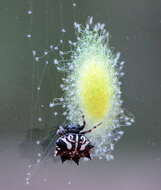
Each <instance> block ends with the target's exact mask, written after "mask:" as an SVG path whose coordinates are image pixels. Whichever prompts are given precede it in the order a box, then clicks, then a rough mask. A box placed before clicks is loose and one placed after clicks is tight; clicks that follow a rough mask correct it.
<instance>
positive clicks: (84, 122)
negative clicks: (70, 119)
mask: <svg viewBox="0 0 161 190" xmlns="http://www.w3.org/2000/svg"><path fill="white" fill-rule="evenodd" d="M82 120H83V125H81V126H80V130H81V131H82V130H83V129H84V128H85V126H86V121H85V116H84V115H82Z"/></svg>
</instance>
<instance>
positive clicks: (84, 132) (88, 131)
mask: <svg viewBox="0 0 161 190" xmlns="http://www.w3.org/2000/svg"><path fill="white" fill-rule="evenodd" d="M101 124H102V122H101V123H98V124H97V125H95V126H94V127H93V128H92V129H89V130H87V131H82V132H80V134H82V135H84V134H87V133H91V132H92V131H93V130H94V129H96V128H97V127H98V126H100V125H101Z"/></svg>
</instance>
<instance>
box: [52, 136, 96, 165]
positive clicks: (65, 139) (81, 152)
mask: <svg viewBox="0 0 161 190" xmlns="http://www.w3.org/2000/svg"><path fill="white" fill-rule="evenodd" d="M93 147H94V146H93V145H92V144H91V143H90V141H89V139H88V138H87V137H86V136H85V135H82V134H77V133H67V134H65V135H63V136H61V137H59V138H58V139H57V141H56V151H55V155H56V156H61V159H62V162H64V161H65V160H73V161H75V162H76V163H77V164H78V163H79V159H80V158H81V157H87V158H89V159H91V157H90V150H91V149H92V148H93Z"/></svg>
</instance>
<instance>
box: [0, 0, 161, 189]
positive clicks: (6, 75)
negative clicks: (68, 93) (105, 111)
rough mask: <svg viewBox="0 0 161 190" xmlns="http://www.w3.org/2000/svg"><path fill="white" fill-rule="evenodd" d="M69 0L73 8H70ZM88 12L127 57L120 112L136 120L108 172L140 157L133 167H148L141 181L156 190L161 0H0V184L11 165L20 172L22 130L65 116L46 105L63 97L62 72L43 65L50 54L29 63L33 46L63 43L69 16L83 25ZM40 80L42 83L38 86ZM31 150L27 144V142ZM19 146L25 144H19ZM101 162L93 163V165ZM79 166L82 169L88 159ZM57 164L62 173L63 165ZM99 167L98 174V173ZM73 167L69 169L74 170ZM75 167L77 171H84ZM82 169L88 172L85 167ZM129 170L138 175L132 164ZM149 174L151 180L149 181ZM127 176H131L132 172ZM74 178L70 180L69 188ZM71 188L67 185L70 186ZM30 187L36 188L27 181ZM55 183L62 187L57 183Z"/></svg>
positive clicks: (160, 151) (160, 152)
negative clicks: (63, 32) (29, 13)
mask: <svg viewBox="0 0 161 190" xmlns="http://www.w3.org/2000/svg"><path fill="white" fill-rule="evenodd" d="M74 2H75V3H76V5H77V6H76V7H73V3H74ZM28 10H32V12H33V14H32V15H28V14H27V12H28ZM88 16H93V17H94V22H102V23H105V24H106V26H107V30H108V31H109V32H110V46H111V47H112V48H113V49H114V51H115V52H118V51H120V52H121V60H123V61H125V62H126V65H125V69H124V71H125V73H126V75H125V77H124V78H123V88H122V91H123V100H124V102H125V103H124V105H125V107H126V108H127V110H129V111H130V112H132V113H133V114H134V115H135V118H136V122H135V124H134V125H133V126H132V127H129V128H128V127H124V128H122V129H123V130H124V131H125V135H124V136H123V138H122V139H121V140H120V141H119V142H118V144H117V145H116V148H115V151H114V156H115V157H116V158H115V160H114V161H112V162H110V167H111V168H110V169H109V170H110V171H114V168H115V170H116V171H117V169H118V168H117V167H116V166H117V165H118V167H121V166H120V164H121V163H122V165H123V166H124V167H125V168H126V166H127V165H128V166H131V170H130V172H131V171H133V169H135V167H136V166H138V163H139V164H140V165H142V164H141V163H143V165H144V163H145V162H146V163H147V165H146V164H145V167H141V166H140V165H139V166H140V170H141V171H144V169H145V168H146V169H147V167H148V168H149V170H148V171H147V172H149V171H151V172H154V173H152V174H154V175H152V176H151V175H150V176H149V178H145V179H146V180H143V183H141V184H143V185H145V184H146V183H150V184H152V182H154V184H155V185H156V184H157V186H155V187H154V186H152V188H153V187H154V188H153V189H160V188H161V183H160V181H159V178H160V177H161V167H160V165H161V116H160V114H161V108H160V107H161V63H160V62H161V1H159V0H155V1H153V0H135V1H132V0H120V1H118V0H76V1H72V0H13V1H9V0H5V1H4V0H0V31H1V35H0V60H1V63H0V89H1V93H0V116H1V117H0V144H1V146H0V157H1V161H0V165H1V166H2V168H3V169H2V170H1V172H2V173H1V175H2V176H3V178H2V186H1V187H3V189H4V190H5V189H8V188H9V187H10V186H7V184H8V183H7V179H10V180H11V181H12V180H13V175H12V176H11V170H12V172H13V173H14V171H16V170H17V169H16V168H19V170H18V171H19V174H22V173H23V171H24V168H25V164H26V163H27V160H26V158H24V156H23V155H22V150H21V149H23V148H20V146H19V145H20V144H22V143H23V141H24V139H25V138H26V134H27V131H29V130H30V129H33V128H37V127H38V128H40V129H49V128H50V127H52V126H57V125H60V124H62V123H63V122H64V118H63V117H62V116H59V117H56V118H55V117H53V113H52V112H53V110H52V109H49V108H48V104H49V102H50V101H51V100H52V98H54V97H59V96H61V95H62V92H61V90H60V88H59V84H60V82H61V77H62V76H61V74H60V73H58V72H57V71H56V68H54V66H53V65H51V64H48V65H45V64H44V62H45V60H48V61H49V63H50V62H51V61H52V60H53V59H54V58H55V57H52V56H51V55H49V56H46V58H44V59H43V60H42V61H41V62H40V63H35V62H33V57H32V50H36V51H37V52H38V54H39V55H40V54H43V52H44V51H45V50H46V49H48V48H49V46H50V45H51V44H53V45H57V44H59V40H60V39H63V40H64V41H65V42H64V43H63V47H62V48H63V49H68V46H67V43H66V41H68V40H75V34H74V30H73V22H74V21H77V22H78V23H81V24H85V23H86V20H87V17H88ZM62 28H65V29H66V31H67V32H66V33H65V34H62V33H61V32H60V31H61V29H62ZM27 34H32V37H31V38H30V39H28V38H27V37H26V36H27ZM40 84H41V86H40V87H41V89H40V91H37V90H36V88H37V87H38V86H39V85H40ZM41 105H44V107H42V106H41ZM58 111H59V110H58ZM38 117H42V122H41V123H40V122H38V121H37V118H38ZM30 148H31V150H33V149H32V148H33V147H32V146H31V147H30V146H29V149H30ZM25 151H29V150H25V147H24V152H25ZM125 160H126V161H127V162H126V161H125ZM17 161H18V162H20V163H21V164H20V165H19V164H18V162H17ZM111 163H112V164H111ZM119 163H120V164H119ZM16 164H17V165H16ZM82 164H83V163H82ZM101 164H102V165H101ZM104 164H105V163H104V162H102V163H101V161H100V162H97V169H98V168H102V167H103V165H104ZM126 164H127V165H126ZM59 166H60V165H59ZM90 166H91V167H92V163H90V164H89V167H90ZM60 167H62V166H60ZM71 167H73V166H71ZM83 167H88V164H87V163H86V164H85V166H84V165H83ZM73 168H74V167H73ZM103 168H104V167H103ZM154 168H155V169H154ZM57 169H58V168H57ZM138 169H139V168H138ZM146 169H145V171H146ZM153 169H154V171H153ZM58 170H59V169H58ZM61 170H62V171H63V172H64V170H63V169H62V168H61ZM61 170H60V173H61ZM68 170H70V167H69V168H67V171H68ZM73 170H74V169H73ZM73 170H72V171H73ZM98 170H99V169H98ZM102 170H103V169H102ZM102 170H101V169H100V173H101V172H105V171H102ZM120 170H121V169H120V168H119V171H120ZM65 171H66V170H65ZM74 172H75V170H74V171H73V175H75V173H74ZM77 172H78V173H77V176H78V177H79V175H80V176H81V175H83V174H82V173H83V172H84V170H81V171H77ZM79 172H82V173H81V174H80V173H79ZM86 172H89V175H91V173H90V171H88V170H87V171H86ZM93 172H96V171H93ZM130 172H129V176H130V174H131V173H130ZM51 173H52V172H51ZM107 173H108V168H107ZM145 173H146V172H145ZM63 174H64V173H61V175H60V176H59V178H61V177H63V176H62V175H63ZM135 174H136V175H135V176H138V175H139V174H140V172H139V170H138V173H137V172H136V173H135ZM51 175H52V174H51ZM65 175H67V174H65ZM98 175H99V174H98ZM108 175H109V174H108ZM113 175H115V174H114V173H113ZM121 175H122V174H121V173H120V176H121ZM140 175H141V174H140ZM155 175H156V176H155ZM17 176H20V175H17ZM116 176H117V178H116V179H118V178H119V177H120V176H119V175H118V174H117V175H116ZM129 176H128V177H129ZM143 176H144V173H143ZM88 177H89V176H88ZM95 177H96V176H95ZM153 177H154V179H155V180H157V179H158V181H157V182H155V180H153ZM49 178H50V177H49ZM96 178H97V177H96ZM140 178H142V177H140ZM19 179H20V178H18V177H17V178H16V177H15V179H14V180H13V182H15V181H16V182H17V183H16V186H15V189H23V188H24V189H25V188H26V187H24V186H23V181H21V180H19ZM130 179H131V181H132V179H133V177H132V178H130ZM5 180H6V181H5ZM150 180H151V182H150ZM19 181H21V182H19ZM51 181H52V180H51ZM78 181H79V180H78ZM127 181H129V178H127V180H126V177H125V180H124V182H123V184H126V182H127ZM98 182H99V180H98ZM106 182H107V181H106V179H105V180H104V181H103V182H102V181H100V183H104V184H105V183H106ZM20 184H21V186H19V185H20ZM39 184H41V182H39ZM78 184H79V183H78ZM78 184H77V183H75V186H77V185H78ZM91 184H92V182H91V183H88V187H90V185H91ZM136 184H137V183H135V180H134V184H133V185H129V186H128V185H127V186H126V187H124V189H126V188H127V189H129V188H130V187H131V186H132V187H135V185H136ZM48 185H49V184H48ZM79 185H80V184H79ZM106 185H107V187H108V185H109V183H108V184H105V187H106ZM51 186H52V185H51ZM75 186H73V187H72V186H70V189H74V187H75ZM20 187H21V188H20ZM56 187H57V186H56ZM58 187H59V186H58ZM80 187H84V186H81V185H80ZM103 187H104V186H102V188H103ZM122 187H123V186H122ZM145 187H146V186H145ZM145 187H144V186H142V185H140V186H137V188H138V189H148V188H147V187H149V186H147V187H146V188H145ZM34 188H37V186H34V187H31V189H34ZM61 188H62V189H67V187H63V186H62V187H61ZM92 188H93V189H95V187H92ZM152 188H151V187H149V189H152ZM39 189H40V188H39ZM49 189H50V186H49ZM78 189H79V188H78ZM114 189H116V188H114ZM120 189H123V188H121V187H120Z"/></svg>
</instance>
